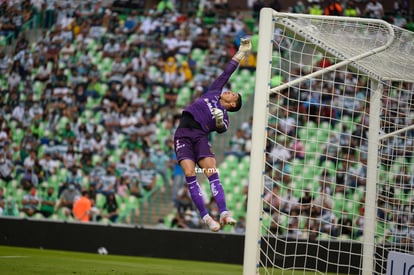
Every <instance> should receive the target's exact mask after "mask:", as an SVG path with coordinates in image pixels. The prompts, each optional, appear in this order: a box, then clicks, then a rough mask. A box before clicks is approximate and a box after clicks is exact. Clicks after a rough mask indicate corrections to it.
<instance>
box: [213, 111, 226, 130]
mask: <svg viewBox="0 0 414 275" xmlns="http://www.w3.org/2000/svg"><path fill="white" fill-rule="evenodd" d="M213 111H214V117H215V118H216V126H217V127H222V126H223V124H224V123H223V117H224V114H223V111H222V110H220V109H218V108H214V110H213Z"/></svg>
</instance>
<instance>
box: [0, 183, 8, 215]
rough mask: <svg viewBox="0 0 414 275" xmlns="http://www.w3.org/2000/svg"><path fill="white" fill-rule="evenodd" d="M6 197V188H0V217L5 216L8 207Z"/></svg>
mask: <svg viewBox="0 0 414 275" xmlns="http://www.w3.org/2000/svg"><path fill="white" fill-rule="evenodd" d="M6 205H7V204H6V197H5V196H4V188H3V187H0V216H3V213H4V212H5V207H6Z"/></svg>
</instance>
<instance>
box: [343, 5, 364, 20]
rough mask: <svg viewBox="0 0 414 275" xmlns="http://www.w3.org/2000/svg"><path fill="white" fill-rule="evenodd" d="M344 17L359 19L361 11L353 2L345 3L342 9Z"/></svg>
mask: <svg viewBox="0 0 414 275" xmlns="http://www.w3.org/2000/svg"><path fill="white" fill-rule="evenodd" d="M344 16H348V17H360V16H361V10H360V9H359V7H358V6H357V5H356V4H355V2H354V1H347V2H346V5H345V9H344Z"/></svg>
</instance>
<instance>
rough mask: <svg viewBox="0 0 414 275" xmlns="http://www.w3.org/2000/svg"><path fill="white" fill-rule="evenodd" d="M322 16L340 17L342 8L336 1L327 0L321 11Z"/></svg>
mask: <svg viewBox="0 0 414 275" xmlns="http://www.w3.org/2000/svg"><path fill="white" fill-rule="evenodd" d="M323 14H324V15H335V16H340V15H342V14H343V8H342V6H341V3H339V1H337V0H329V1H328V3H327V5H326V6H325V8H324V10H323Z"/></svg>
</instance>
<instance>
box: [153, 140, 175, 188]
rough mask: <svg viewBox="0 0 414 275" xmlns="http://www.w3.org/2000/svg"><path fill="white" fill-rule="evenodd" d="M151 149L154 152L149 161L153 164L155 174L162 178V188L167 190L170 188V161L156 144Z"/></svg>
mask: <svg viewBox="0 0 414 275" xmlns="http://www.w3.org/2000/svg"><path fill="white" fill-rule="evenodd" d="M153 148H154V152H152V154H151V156H150V160H151V162H152V163H153V164H154V170H155V172H156V173H157V174H159V175H160V176H161V177H162V179H163V181H164V187H166V188H167V187H169V186H170V178H169V174H170V170H171V160H170V158H169V157H168V155H167V154H166V153H165V152H164V150H163V149H162V148H161V147H160V145H159V144H158V143H156V144H154V146H153Z"/></svg>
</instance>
